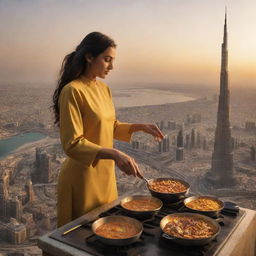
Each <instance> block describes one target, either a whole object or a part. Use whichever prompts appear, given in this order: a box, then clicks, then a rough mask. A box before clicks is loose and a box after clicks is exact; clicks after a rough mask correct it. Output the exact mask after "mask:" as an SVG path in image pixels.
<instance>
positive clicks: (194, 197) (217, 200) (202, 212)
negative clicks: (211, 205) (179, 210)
mask: <svg viewBox="0 0 256 256" xmlns="http://www.w3.org/2000/svg"><path fill="white" fill-rule="evenodd" d="M198 198H208V199H211V200H214V201H216V202H217V203H218V204H219V205H220V208H219V209H218V210H211V211H202V210H195V209H193V208H191V207H189V206H188V205H187V204H188V203H189V202H191V201H193V200H195V199H198ZM184 205H185V206H186V207H187V208H188V209H189V211H191V212H195V213H199V214H204V215H207V216H209V217H215V216H217V215H218V214H219V213H220V211H221V210H222V209H223V208H224V203H223V202H222V201H221V200H219V199H218V198H217V197H213V196H191V197H188V198H186V199H185V200H184Z"/></svg>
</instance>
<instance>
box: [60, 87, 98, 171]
mask: <svg viewBox="0 0 256 256" xmlns="http://www.w3.org/2000/svg"><path fill="white" fill-rule="evenodd" d="M66 86H67V87H66ZM66 86H65V87H66V88H65V87H64V88H63V91H62V92H61V95H60V99H59V107H60V140H61V144H62V147H63V150H64V152H65V153H66V155H68V156H69V157H70V158H72V159H74V160H77V161H79V162H81V163H83V164H84V165H86V166H87V167H88V166H90V165H91V164H92V163H93V162H95V161H94V160H95V157H96V155H97V153H98V152H99V150H100V149H101V146H99V145H97V144H95V143H92V142H90V141H89V140H87V139H86V138H85V137H84V135H83V134H84V131H83V120H82V114H81V110H80V109H81V108H80V106H81V103H82V102H81V97H80V95H79V92H78V91H77V90H75V89H74V88H72V87H71V86H69V85H66ZM79 103H80V106H79ZM96 162H97V161H96Z"/></svg>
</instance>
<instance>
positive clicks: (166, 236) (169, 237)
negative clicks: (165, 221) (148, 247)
mask: <svg viewBox="0 0 256 256" xmlns="http://www.w3.org/2000/svg"><path fill="white" fill-rule="evenodd" d="M162 237H164V238H166V239H169V240H173V239H175V237H171V236H168V235H167V234H165V233H163V234H162Z"/></svg>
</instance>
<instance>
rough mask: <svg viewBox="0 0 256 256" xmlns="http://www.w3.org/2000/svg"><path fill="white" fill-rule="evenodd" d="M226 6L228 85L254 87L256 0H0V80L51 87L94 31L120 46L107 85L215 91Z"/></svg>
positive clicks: (255, 75) (255, 67)
mask: <svg viewBox="0 0 256 256" xmlns="http://www.w3.org/2000/svg"><path fill="white" fill-rule="evenodd" d="M225 5H226V6H227V10H228V48H229V75H230V84H232V85H234V86H248V85H249V86H255V88H256V33H255V26H256V1H255V0H232V1H222V0H214V1H210V0H121V1H120V0H119V1H118V0H94V1H92V0H91V1H88V0H69V1H68V0H11V1H10V0H0V35H1V40H0V83H8V84H10V83H27V82H29V83H42V84H43V83H45V84H53V83H55V81H56V79H57V74H58V71H59V69H60V66H61V62H62V60H63V58H64V56H65V55H66V54H68V53H70V52H71V51H73V49H74V48H75V47H76V46H77V45H78V44H79V42H80V41H81V40H82V39H83V37H84V36H85V35H86V34H87V33H89V32H92V31H100V32H103V33H105V34H107V35H109V36H110V37H112V38H113V39H114V40H115V41H116V43H117V45H118V47H117V56H116V61H115V63H114V70H113V72H112V73H110V74H109V77H108V78H107V79H106V81H107V82H108V83H109V84H112V85H113V86H114V87H115V86H120V87H127V86H134V85H135V84H139V83H144V84H147V83H148V84H155V85H156V87H157V85H160V84H162V83H165V84H189V85H197V84H200V85H209V86H216V85H217V84H218V83H219V71H220V54H221V43H222V37H223V23H224V11H225Z"/></svg>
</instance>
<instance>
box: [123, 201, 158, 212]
mask: <svg viewBox="0 0 256 256" xmlns="http://www.w3.org/2000/svg"><path fill="white" fill-rule="evenodd" d="M123 207H124V208H126V209H128V210H132V211H153V210H155V209H157V208H159V203H157V202H156V201H154V200H152V199H134V200H131V201H129V202H126V203H124V204H123Z"/></svg>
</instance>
